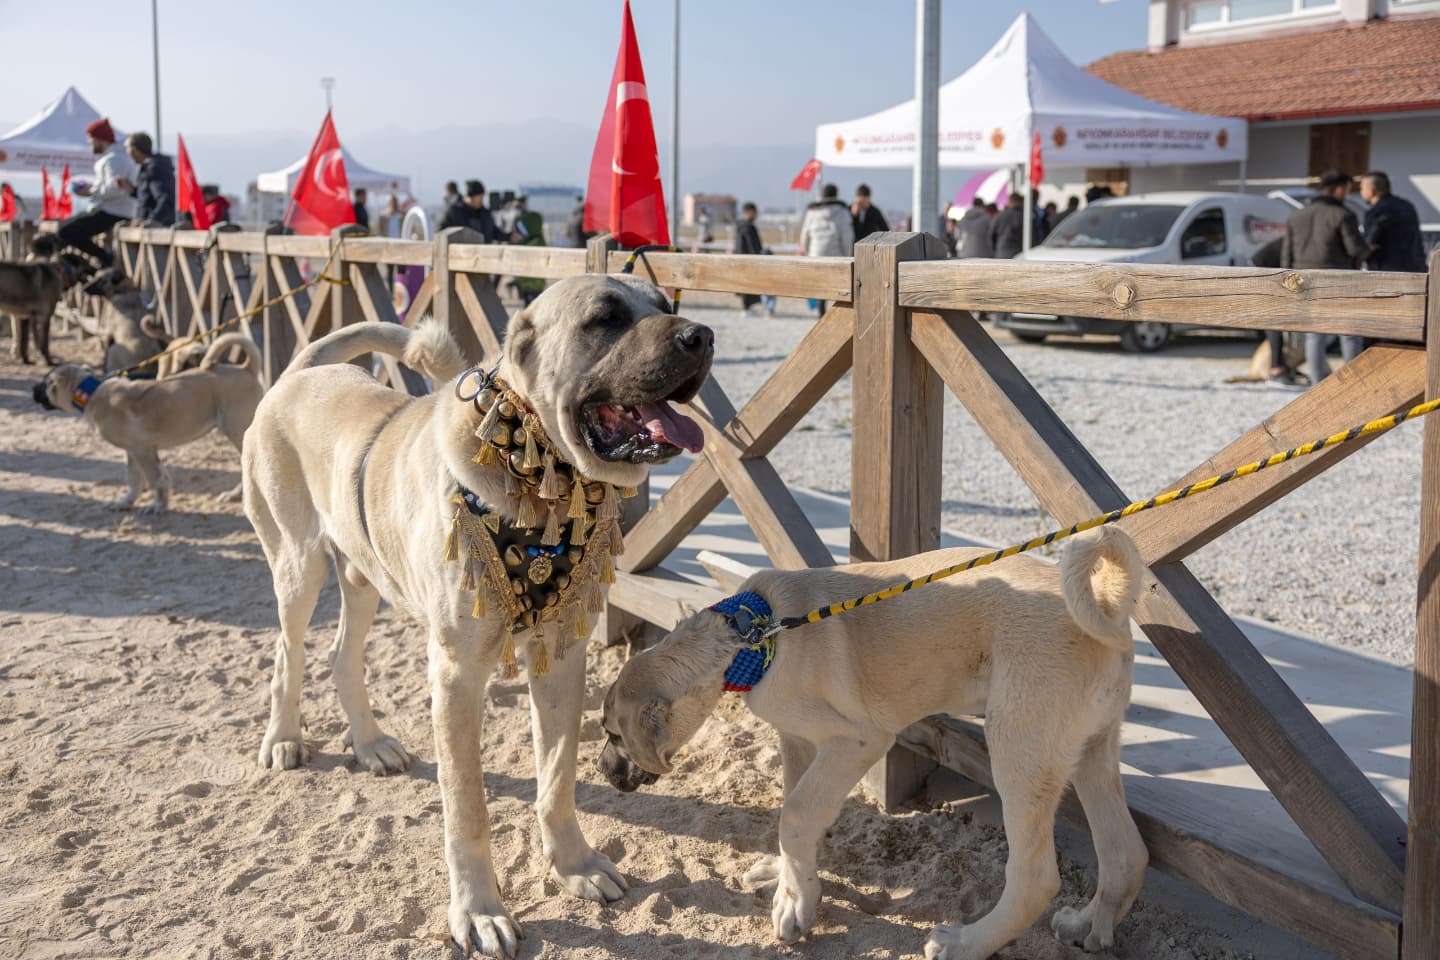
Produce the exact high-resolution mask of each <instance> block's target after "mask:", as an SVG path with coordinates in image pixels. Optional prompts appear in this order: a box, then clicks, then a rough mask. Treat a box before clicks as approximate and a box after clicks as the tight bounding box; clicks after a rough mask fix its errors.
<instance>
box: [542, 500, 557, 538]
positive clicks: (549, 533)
mask: <svg viewBox="0 0 1440 960" xmlns="http://www.w3.org/2000/svg"><path fill="white" fill-rule="evenodd" d="M547 509H548V510H549V513H550V515H549V517H547V518H546V520H545V534H544V536H542V537H541V538H540V544H541V545H542V546H546V547H553V546H556V545H558V544H559V543H560V511H559V510H556V509H555V504H553V503H552V504H550V505H549V506H548V507H547Z"/></svg>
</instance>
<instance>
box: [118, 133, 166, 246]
mask: <svg viewBox="0 0 1440 960" xmlns="http://www.w3.org/2000/svg"><path fill="white" fill-rule="evenodd" d="M125 154H126V156H128V157H129V158H130V159H131V160H132V161H134V162H135V163H137V164H139V168H140V169H139V172H137V173H136V174H135V184H134V190H133V193H134V194H135V216H134V218H133V219H131V221H130V225H131V226H134V227H141V226H144V225H146V224H158V225H160V226H162V227H168V226H171V225H172V224H174V223H175V165H174V164H172V163H171V162H170V158H169V157H168V156H166V155H165V154H163V153H156V152H155V145H154V143H153V142H152V141H151V140H150V134H148V133H132V134H130V136H128V137H126V138H125Z"/></svg>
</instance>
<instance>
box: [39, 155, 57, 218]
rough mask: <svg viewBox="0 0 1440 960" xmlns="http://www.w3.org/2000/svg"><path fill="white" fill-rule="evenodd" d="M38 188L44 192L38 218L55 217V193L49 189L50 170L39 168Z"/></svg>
mask: <svg viewBox="0 0 1440 960" xmlns="http://www.w3.org/2000/svg"><path fill="white" fill-rule="evenodd" d="M40 189H41V191H42V192H43V193H44V194H45V196H44V199H43V200H42V202H41V204H40V219H41V220H54V219H55V206H56V204H55V193H54V191H52V190H51V189H50V171H49V170H46V169H45V168H44V167H41V168H40Z"/></svg>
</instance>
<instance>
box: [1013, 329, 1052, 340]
mask: <svg viewBox="0 0 1440 960" xmlns="http://www.w3.org/2000/svg"><path fill="white" fill-rule="evenodd" d="M1010 336H1012V337H1014V338H1015V339H1016V340H1019V341H1020V342H1021V343H1044V342H1045V338H1046V337H1048V336H1049V334H1048V333H1021V332H1020V331H1018V330H1011V331H1010Z"/></svg>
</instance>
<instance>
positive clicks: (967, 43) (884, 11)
mask: <svg viewBox="0 0 1440 960" xmlns="http://www.w3.org/2000/svg"><path fill="white" fill-rule="evenodd" d="M942 7H943V9H942V15H941V25H942V31H943V37H942V42H941V76H942V80H944V79H948V78H950V77H953V76H955V75H957V74H958V73H960V72H962V71H963V70H964V69H965V68H966V67H967V66H969V65H970V64H971V63H972V62H973V61H974V60H975V59H976V58H977V57H979V56H980V55H981V54H982V53H983V52H984V51H985V50H986V49H988V48H989V46H990V45H991V44H992V43H994V41H995V40H996V39H998V38H999V36H1000V35H1001V34H1002V33H1003V32H1004V30H1005V28H1006V27H1007V26H1008V25H1009V23H1010V22H1011V21H1012V20H1013V19H1014V18H1015V16H1016V15H1018V14H1019V13H1021V12H1022V11H1024V10H1029V11H1030V12H1031V13H1032V14H1033V15H1035V17H1036V18H1037V19H1038V20H1039V22H1040V24H1041V26H1042V27H1043V28H1044V29H1045V31H1046V32H1047V33H1049V34H1050V36H1051V37H1052V38H1053V39H1054V40H1055V41H1056V42H1057V43H1058V44H1059V45H1060V47H1061V48H1062V49H1063V50H1064V51H1065V52H1066V54H1068V55H1069V56H1070V57H1071V58H1072V59H1073V60H1075V61H1076V62H1078V63H1082V64H1083V63H1088V62H1090V61H1091V60H1094V59H1096V58H1098V57H1101V56H1104V55H1105V54H1107V53H1110V52H1113V51H1116V50H1126V49H1137V48H1140V47H1143V46H1144V45H1145V24H1146V0H1118V2H1114V3H1107V4H1101V3H1098V2H1097V0H1031V2H1029V3H1020V2H1010V0H991V2H988V3H976V2H956V0H950V2H948V3H943V4H942ZM620 8H621V4H620V2H619V0H529V2H510V3H500V2H471V3H459V2H429V3H413V4H399V3H395V2H393V0H391V2H388V3H380V2H375V0H355V2H347V3H339V2H319V0H298V2H291V3H279V2H274V0H253V2H250V3H246V4H238V5H237V4H229V5H223V7H222V5H219V4H214V3H205V2H201V3H196V2H188V0H187V2H181V0H159V10H160V57H161V97H162V108H163V130H164V134H165V143H164V147H165V149H167V150H173V147H174V135H175V132H176V131H177V130H178V131H180V132H182V133H184V134H185V136H186V139H187V141H190V142H191V144H192V153H193V152H195V144H196V142H197V141H200V142H203V137H202V135H215V136H225V137H227V139H228V137H231V136H233V135H235V134H247V133H255V134H257V135H262V134H263V135H264V136H263V137H262V136H257V137H256V138H255V139H257V140H259V139H270V140H274V139H276V137H274V136H273V135H274V134H277V133H281V132H283V133H287V134H291V135H293V136H287V137H285V138H283V139H284V141H285V143H286V149H288V144H289V143H290V142H291V141H294V140H295V138H296V137H299V138H301V139H308V137H310V136H313V131H314V130H315V128H316V127H317V126H318V124H319V120H320V117H321V114H322V113H323V110H324V95H323V92H322V90H321V87H320V83H319V78H320V77H321V76H333V77H335V78H336V87H335V118H336V124H337V126H338V129H339V132H340V136H341V138H342V140H345V141H347V142H353V141H357V140H361V139H363V140H364V141H365V142H367V143H373V142H374V141H375V140H376V138H377V135H383V134H385V133H390V134H392V135H393V136H394V137H395V138H397V139H400V140H403V138H404V137H405V132H406V131H432V130H436V129H440V128H446V127H466V128H476V129H475V134H474V139H475V144H474V150H475V155H476V156H486V155H493V153H494V151H496V150H497V149H499V148H498V145H497V144H495V143H491V142H486V141H487V139H489V138H487V137H486V136H485V133H484V131H485V129H486V128H492V129H493V128H496V126H497V125H522V126H523V125H533V124H536V123H540V122H546V123H555V124H564V125H577V126H580V127H584V128H586V129H588V130H592V131H593V130H594V129H595V126H596V124H597V123H598V120H599V114H600V112H601V110H602V108H603V106H604V100H605V92H606V84H607V82H608V80H609V77H610V73H611V70H612V68H613V66H614V59H615V51H616V46H617V43H618V39H619V29H620ZM221 9H223V10H225V11H226V12H225V13H224V14H223V15H222V14H220V13H218V11H219V10H221ZM632 9H633V11H634V16H635V21H636V29H637V31H638V34H639V39H640V48H641V53H642V55H643V56H644V59H645V67H646V72H647V80H648V83H649V87H650V98H651V103H652V106H653V109H654V114H655V121H656V125H657V127H659V128H660V129H661V132H662V134H663V135H665V136H666V137H667V138H668V129H669V124H670V117H671V111H672V98H671V93H670V84H671V79H670V78H671V66H672V62H673V54H672V46H673V44H672V35H673V28H674V26H673V19H672V9H673V0H633V2H632ZM0 23H3V24H4V30H3V32H4V37H5V41H6V42H5V51H6V54H5V67H4V71H5V76H6V82H5V83H4V84H0V122H3V123H7V124H13V123H19V122H20V121H22V120H24V119H25V118H27V117H28V116H30V115H31V114H33V113H34V112H36V111H37V110H38V109H39V108H40V107H41V106H43V105H44V104H45V103H46V102H48V101H49V100H51V99H53V98H54V97H55V96H57V95H58V94H59V93H60V92H61V91H62V90H63V89H64V87H65V86H66V85H67V84H74V85H75V86H76V87H78V88H79V89H80V91H81V93H82V94H84V96H85V97H86V98H88V99H89V100H90V101H91V102H92V103H94V104H95V105H96V107H97V108H99V109H100V110H101V111H103V112H107V113H109V115H110V116H111V117H112V119H114V121H115V123H116V125H117V126H119V127H121V128H123V129H131V130H134V129H145V130H150V129H152V127H153V123H154V108H153V93H152V87H151V72H150V5H149V2H148V0H106V2H97V0H70V2H68V3H65V4H51V3H40V2H37V0H26V2H21V0H0ZM58 51H64V56H63V58H62V57H61V56H57V52H58ZM681 66H682V71H681V127H680V135H681V142H682V146H683V147H684V149H685V151H686V153H687V155H688V153H689V151H691V150H694V149H697V148H703V147H721V146H723V147H736V146H781V145H784V146H795V145H803V144H805V143H807V142H811V141H812V140H813V136H814V127H815V125H816V124H817V123H820V122H825V121H832V120H840V119H844V118H846V117H850V116H856V115H860V114H864V113H869V112H872V111H874V110H878V109H882V108H884V107H887V106H890V105H892V104H894V103H896V102H898V101H900V100H903V99H907V98H908V97H909V96H910V95H911V93H912V92H913V84H914V3H913V2H911V0H869V2H861V0H828V2H823V0H681ZM17 78H23V82H16V81H17ZM497 135H499V134H497ZM590 136H591V137H593V133H592V134H590ZM516 138H517V139H521V140H523V139H524V136H523V135H519V136H517V137H516ZM297 142H298V141H297ZM507 146H508V147H509V149H510V150H511V152H515V151H517V150H518V151H523V149H524V144H523V143H516V144H509V145H507ZM216 149H217V150H218V149H220V148H219V147H216ZM275 149H276V150H277V151H278V150H280V149H281V148H280V147H279V146H277V147H276V148H275ZM796 149H798V147H796ZM581 152H582V153H586V154H587V155H586V156H583V157H580V158H579V160H578V161H577V169H578V170H580V171H581V172H582V173H583V169H584V166H585V164H586V163H587V162H588V159H589V158H588V151H581ZM385 154H386V156H387V162H389V163H390V165H391V167H392V168H393V167H394V160H393V159H390V158H399V157H401V156H403V152H401V151H399V150H398V149H397V150H396V151H391V150H385ZM289 159H293V157H289V156H285V155H280V154H278V153H277V156H276V157H275V160H274V163H273V164H272V166H280V165H282V164H283V163H285V162H288V160H289ZM804 159H805V158H804V157H803V156H802V157H799V161H798V162H797V163H795V164H794V165H795V166H796V167H797V168H798V166H799V165H800V163H803V162H804ZM210 162H211V165H212V166H219V165H220V164H222V163H223V160H222V159H221V158H212V159H211V161H210ZM424 162H425V161H424V158H417V160H416V161H415V163H416V164H419V165H422V166H423V164H424ZM491 162H492V163H493V162H494V161H491ZM786 162H787V163H788V156H787V161H786ZM196 163H197V166H200V167H202V168H203V167H204V166H205V163H204V162H203V161H202V158H201V157H198V156H197V157H196ZM453 165H454V164H453V163H450V164H446V166H453ZM685 168H686V163H685V160H684V157H682V164H681V172H682V178H683V176H684V173H685ZM406 172H411V171H406ZM451 175H454V174H451V173H449V172H448V171H447V173H446V174H445V176H451ZM204 176H205V174H204V172H203V170H202V177H204ZM439 179H440V175H439V174H438V173H433V172H428V171H427V172H426V175H425V176H424V177H422V184H425V182H426V181H434V182H435V183H436V184H437V186H436V192H438V180H439ZM425 185H427V186H428V184H425ZM226 186H227V188H229V189H238V188H240V187H243V184H242V183H227V184H226ZM684 186H685V185H684V184H683V183H682V187H684ZM689 188H694V189H700V188H702V185H699V184H696V185H692V186H691V187H687V189H689ZM426 192H430V191H429V190H427V191H426Z"/></svg>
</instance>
